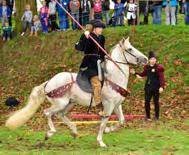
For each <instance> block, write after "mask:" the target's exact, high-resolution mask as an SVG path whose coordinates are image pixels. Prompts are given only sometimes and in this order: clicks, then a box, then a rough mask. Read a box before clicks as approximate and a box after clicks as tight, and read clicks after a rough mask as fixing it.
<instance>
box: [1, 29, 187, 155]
mask: <svg viewBox="0 0 189 155" xmlns="http://www.w3.org/2000/svg"><path fill="white" fill-rule="evenodd" d="M104 34H105V36H106V37H107V49H108V50H109V49H110V48H111V47H112V46H114V45H115V44H116V43H118V41H119V40H120V39H121V38H122V37H123V36H124V37H127V36H130V38H131V41H132V43H133V45H134V46H135V47H136V48H138V49H139V50H140V51H142V52H144V53H145V54H147V51H149V50H150V49H152V50H155V51H157V53H158V55H159V61H160V63H163V64H164V66H165V69H166V71H165V75H166V79H167V82H168V87H167V89H166V91H165V93H164V94H163V96H162V97H161V98H162V100H161V109H162V115H163V116H166V117H167V118H170V119H171V121H166V123H165V124H160V125H158V127H157V126H156V127H154V126H153V124H152V127H151V125H149V126H148V125H147V126H146V124H145V123H142V122H141V121H137V122H134V123H133V122H131V123H130V122H129V123H130V124H131V126H130V125H128V127H127V129H124V130H121V132H119V133H113V134H110V135H105V137H104V138H105V142H107V143H108V144H109V145H110V147H109V148H108V149H107V150H103V149H100V148H98V147H97V144H96V140H95V139H96V137H95V133H96V128H90V127H87V128H83V127H82V128H80V131H81V137H80V138H78V139H76V140H73V139H72V138H70V136H69V134H68V132H67V130H66V133H65V134H62V133H63V132H64V131H65V130H63V131H62V130H61V132H58V133H57V134H56V135H55V137H53V138H52V139H50V140H49V141H48V142H47V144H46V145H45V147H44V148H43V147H42V148H41V147H40V145H38V144H39V143H40V142H41V140H42V139H43V137H44V134H45V133H44V132H41V131H33V130H30V129H27V128H28V127H27V128H24V129H22V130H17V131H15V132H10V131H8V130H7V129H5V128H3V127H1V128H0V155H1V154H5V153H6V154H19V153H20V154H52V152H53V153H54V154H92V153H93V154H111V155H114V154H116V155H117V154H128V152H130V154H136V155H143V154H144V155H146V154H153V155H159V154H162V153H163V154H166V155H167V154H171V152H172V153H174V154H178V155H182V154H183V155H187V154H188V153H189V148H188V146H189V143H188V136H189V135H188V133H187V132H186V131H188V125H189V120H187V121H186V123H185V125H184V127H183V128H182V130H179V129H180V126H182V123H183V121H181V122H180V121H179V122H177V120H179V119H180V118H183V117H186V116H187V114H189V105H188V104H189V102H188V95H187V92H188V90H189V89H188V85H189V74H188V69H189V65H188V64H189V56H188V45H189V38H188V35H189V27H187V26H176V27H167V26H164V25H162V26H152V25H151V26H140V27H137V28H136V32H135V33H134V34H133V32H132V30H131V28H128V27H125V28H109V29H106V30H105V33H104ZM79 36H80V32H71V31H70V32H66V33H58V32H57V33H53V34H52V33H51V34H48V35H46V36H44V35H41V36H40V37H39V38H30V37H24V38H22V37H17V38H15V39H14V40H12V41H10V42H8V43H6V44H5V45H4V46H3V47H2V48H1V52H0V73H1V76H0V107H1V108H0V115H1V116H0V121H1V123H4V120H5V117H6V115H4V113H9V112H10V109H7V108H6V107H5V106H4V100H5V99H6V98H7V97H8V96H10V95H16V96H17V97H18V98H19V99H20V100H21V101H22V103H21V105H20V107H21V106H23V105H24V104H25V102H24V101H26V100H27V97H28V95H29V93H30V91H31V89H32V88H33V87H34V86H35V85H38V84H40V83H41V82H43V81H45V80H48V79H49V78H51V77H52V76H53V75H55V74H56V73H59V72H61V71H69V70H72V71H78V67H79V64H80V62H81V59H82V54H80V53H78V52H76V51H74V49H73V47H74V46H73V45H74V43H75V42H76V41H77V40H78V38H79ZM1 45H2V44H0V46H1ZM131 84H132V87H131ZM143 84H144V82H142V81H140V80H135V79H134V78H133V77H131V79H130V85H129V88H130V90H131V92H132V94H131V95H130V96H129V97H128V99H127V100H126V101H125V103H124V110H125V111H126V112H127V113H132V114H142V113H143V109H144V108H143V107H142V105H143V103H142V101H141V100H142V99H143ZM43 106H48V105H43ZM20 107H18V108H20ZM43 117H44V116H43V115H42V109H41V110H40V111H39V113H38V115H37V117H35V118H34V119H32V121H30V123H29V124H30V125H31V126H30V127H29V128H33V129H37V126H38V127H43V128H45V127H44V126H46V124H45V122H41V119H42V118H43ZM173 119H176V121H174V120H173ZM167 126H170V127H167ZM173 128H175V129H173ZM40 130H41V129H40ZM45 130H46V129H45ZM94 130H95V131H94ZM183 130H186V131H183ZM86 131H87V132H86ZM89 135H90V136H89ZM18 144H19V145H18ZM8 150H9V151H8ZM7 152H8V153H7Z"/></svg>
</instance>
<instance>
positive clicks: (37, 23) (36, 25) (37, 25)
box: [30, 15, 41, 37]
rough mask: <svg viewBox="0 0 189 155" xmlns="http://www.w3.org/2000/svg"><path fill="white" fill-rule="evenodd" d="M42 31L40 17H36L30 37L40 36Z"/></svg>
mask: <svg viewBox="0 0 189 155" xmlns="http://www.w3.org/2000/svg"><path fill="white" fill-rule="evenodd" d="M40 30H41V22H40V20H39V17H38V15H35V16H34V18H33V25H32V27H31V32H30V36H33V35H34V36H36V37H37V36H38V32H39V31H40Z"/></svg>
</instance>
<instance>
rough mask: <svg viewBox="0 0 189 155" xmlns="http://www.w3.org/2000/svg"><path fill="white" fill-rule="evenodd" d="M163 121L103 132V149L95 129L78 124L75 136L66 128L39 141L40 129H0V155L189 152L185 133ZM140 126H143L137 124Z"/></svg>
mask: <svg viewBox="0 0 189 155" xmlns="http://www.w3.org/2000/svg"><path fill="white" fill-rule="evenodd" d="M166 125H168V122H166V124H161V123H160V124H158V125H157V124H154V123H151V124H148V123H147V124H146V123H144V122H142V121H138V122H137V127H135V128H133V126H132V127H127V128H125V129H121V130H120V131H119V132H116V133H111V134H105V135H104V142H105V143H107V144H108V146H109V147H108V148H107V149H102V148H99V147H98V145H97V142H96V131H97V130H96V131H95V130H94V127H93V129H92V128H90V127H86V128H83V127H82V128H81V127H79V137H78V138H76V139H73V138H72V137H71V136H70V135H69V133H68V130H67V129H59V131H58V133H56V134H55V135H54V137H52V138H51V139H49V140H48V141H46V142H45V143H43V139H44V135H45V132H44V131H33V130H31V129H29V128H27V129H26V128H22V129H19V130H16V131H9V130H7V129H5V128H1V129H0V142H1V143H0V154H2V155H3V154H5V153H6V154H19V153H20V154H39V155H47V154H52V153H53V154H63V155H67V154H77V155H89V154H90V155H91V154H95V155H97V154H99V155H114V154H115V155H119V154H120V155H121V154H129V153H130V154H134V155H161V154H162V153H167V154H171V153H172V154H174V155H187V154H189V141H188V138H189V134H188V133H187V132H184V131H181V130H175V129H172V128H169V127H166ZM141 126H143V127H141Z"/></svg>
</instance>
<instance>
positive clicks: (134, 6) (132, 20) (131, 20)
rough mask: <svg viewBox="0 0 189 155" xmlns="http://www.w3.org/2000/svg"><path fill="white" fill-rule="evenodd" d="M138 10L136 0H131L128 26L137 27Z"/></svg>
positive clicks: (128, 7)
mask: <svg viewBox="0 0 189 155" xmlns="http://www.w3.org/2000/svg"><path fill="white" fill-rule="evenodd" d="M136 10H137V4H135V2H134V0H129V3H128V4H127V20H128V25H135V24H136V17H137V16H136Z"/></svg>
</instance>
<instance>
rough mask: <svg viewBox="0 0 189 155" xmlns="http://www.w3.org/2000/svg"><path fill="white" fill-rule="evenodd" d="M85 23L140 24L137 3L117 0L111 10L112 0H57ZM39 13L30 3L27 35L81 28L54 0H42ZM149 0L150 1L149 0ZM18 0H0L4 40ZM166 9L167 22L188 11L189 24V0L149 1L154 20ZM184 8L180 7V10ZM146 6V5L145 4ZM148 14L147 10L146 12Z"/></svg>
mask: <svg viewBox="0 0 189 155" xmlns="http://www.w3.org/2000/svg"><path fill="white" fill-rule="evenodd" d="M57 1H58V2H59V3H60V4H61V5H62V6H63V7H64V8H65V9H66V10H67V11H68V12H69V13H70V14H71V15H72V16H73V17H74V18H75V19H76V20H77V21H78V22H79V23H80V24H81V25H83V26H85V25H86V24H87V23H88V22H89V20H91V19H100V20H103V21H104V22H105V23H106V25H107V26H108V25H110V26H124V25H125V22H124V21H125V19H126V20H127V22H128V25H136V24H137V20H138V19H139V18H138V17H137V7H138V6H137V4H136V2H135V0H128V1H126V0H114V1H113V4H114V6H113V11H110V10H111V9H110V0H57ZM40 3H41V7H40V9H39V12H38V14H35V15H34V14H33V12H32V11H31V8H30V5H29V4H27V5H26V6H25V10H24V12H23V15H22V17H21V19H20V22H22V32H21V33H20V34H21V35H22V36H24V35H25V34H26V32H27V30H29V31H30V35H31V36H32V35H34V36H37V35H38V33H39V31H42V32H43V33H49V32H51V31H67V30H68V29H69V28H70V27H71V28H72V29H73V30H76V29H79V27H78V25H77V24H76V23H75V22H74V21H73V20H72V19H71V18H70V17H69V16H68V14H67V13H66V12H65V11H64V10H63V9H62V8H61V7H60V6H59V5H58V4H57V3H56V2H55V1H54V0H41V1H40ZM145 3H146V2H145ZM13 6H14V0H0V20H1V25H2V36H3V40H10V38H11V32H12V18H11V17H12V14H13ZM163 9H164V10H165V16H166V21H165V23H166V25H176V24H177V14H178V12H179V13H183V14H185V24H187V25H188V24H189V0H184V1H183V0H180V1H177V0H163V1H154V2H153V1H149V6H148V10H147V11H148V14H149V12H150V13H152V18H153V21H152V23H153V24H161V23H162V19H161V16H162V10H163ZM179 9H180V10H179ZM145 10H146V8H145ZM144 14H145V12H144Z"/></svg>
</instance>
